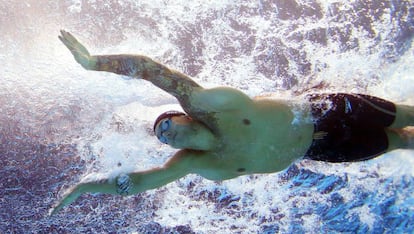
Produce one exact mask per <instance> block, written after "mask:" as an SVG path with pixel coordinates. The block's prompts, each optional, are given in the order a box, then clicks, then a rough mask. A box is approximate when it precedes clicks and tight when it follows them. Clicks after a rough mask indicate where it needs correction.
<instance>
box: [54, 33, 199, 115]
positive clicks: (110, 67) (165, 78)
mask: <svg viewBox="0 0 414 234" xmlns="http://www.w3.org/2000/svg"><path fill="white" fill-rule="evenodd" d="M59 39H60V40H61V41H62V42H63V44H65V46H66V47H67V48H68V49H69V50H70V52H71V53H72V54H73V56H74V57H75V59H76V61H77V62H78V63H79V64H81V65H82V66H83V67H84V68H85V69H88V70H96V71H107V72H113V73H116V74H120V75H125V76H130V77H134V78H142V79H145V80H148V81H150V82H152V83H153V84H154V85H156V86H157V87H159V88H161V89H163V90H164V91H166V92H168V93H169V94H171V95H173V96H174V97H176V98H177V99H178V101H179V102H180V103H181V105H182V106H183V108H184V109H191V107H190V101H189V99H190V98H191V96H192V95H193V92H194V91H199V90H202V87H201V86H200V85H198V84H197V83H196V82H194V81H193V80H192V79H190V78H189V77H188V76H186V75H184V74H182V73H180V72H178V71H174V70H172V69H169V68H168V67H166V66H164V65H162V64H160V63H157V62H155V61H153V60H152V59H150V58H148V57H145V56H141V55H97V56H92V55H90V54H89V52H88V50H87V49H86V48H85V46H83V45H82V44H81V43H80V42H79V41H78V40H77V39H76V38H75V37H74V36H73V35H72V34H70V33H69V32H66V31H63V30H62V31H61V35H60V36H59Z"/></svg>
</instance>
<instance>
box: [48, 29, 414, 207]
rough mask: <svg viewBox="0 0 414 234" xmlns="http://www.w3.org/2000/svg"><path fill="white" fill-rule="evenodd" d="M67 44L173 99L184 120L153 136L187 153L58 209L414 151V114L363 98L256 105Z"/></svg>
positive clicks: (162, 126) (90, 61)
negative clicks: (296, 165)
mask: <svg viewBox="0 0 414 234" xmlns="http://www.w3.org/2000/svg"><path fill="white" fill-rule="evenodd" d="M59 38H60V40H61V41H62V42H63V43H64V44H65V46H66V47H67V48H68V49H69V50H70V51H71V53H72V54H73V56H74V57H75V60H76V61H77V62H78V63H79V64H81V65H82V66H83V67H84V68H85V69H87V70H95V71H107V72H113V73H116V74H120V75H125V76H130V77H133V78H137V79H138V78H141V79H144V80H147V81H149V82H151V83H153V84H154V85H155V86H157V87H159V88H161V89H163V90H164V91H166V92H168V93H169V94H171V95H173V96H174V97H175V98H176V99H177V100H178V101H179V103H180V104H181V106H182V108H183V109H184V111H185V113H181V112H167V113H164V114H162V115H160V117H158V118H157V120H156V121H155V124H154V133H155V135H156V136H157V138H158V139H159V140H160V141H161V142H162V143H164V144H168V145H170V146H171V147H174V148H177V149H180V150H179V151H178V152H177V153H176V154H175V155H174V156H173V157H172V158H171V159H170V160H169V161H168V162H167V163H166V164H165V165H163V166H162V167H159V168H154V169H151V170H147V171H141V172H135V173H131V174H129V175H126V174H124V175H120V176H118V177H116V178H114V179H104V180H99V181H89V182H84V183H80V184H78V185H77V186H75V187H74V188H73V189H71V190H70V191H68V192H67V193H66V195H64V196H63V199H62V200H61V201H60V202H59V203H58V204H57V205H56V206H55V207H54V208H53V209H52V211H51V213H52V214H53V213H56V212H57V211H58V210H60V209H61V208H62V207H64V206H65V205H68V204H70V203H71V202H73V201H74V200H75V199H77V198H78V197H79V196H80V195H81V194H83V193H87V192H101V193H109V194H120V195H132V194H136V193H140V192H144V191H146V190H149V189H155V188H158V187H161V186H163V185H165V184H167V183H170V182H172V181H175V180H177V179H179V178H181V177H183V176H185V175H187V174H189V173H196V174H199V175H201V176H203V177H205V178H207V179H210V180H226V179H231V178H235V177H237V176H240V175H246V174H252V173H272V172H278V171H281V170H284V169H285V168H287V167H288V166H289V165H290V164H291V163H292V162H294V161H295V160H297V159H300V158H307V159H312V160H320V161H327V162H352V161H360V160H367V159H371V158H374V157H376V156H378V155H380V154H383V153H385V152H388V151H391V150H394V149H397V148H413V144H410V141H411V140H412V139H411V137H412V136H414V135H413V134H412V133H413V132H412V131H410V129H409V128H406V127H407V126H413V125H414V107H411V106H405V105H396V104H393V103H391V102H389V101H386V100H383V99H380V98H376V97H372V96H367V95H361V94H344V93H337V94H311V95H308V96H306V98H305V100H302V101H300V102H295V101H282V100H269V99H251V98H249V97H248V96H247V95H245V94H244V93H242V92H241V91H239V90H236V89H232V88H225V87H218V88H213V89H204V88H203V87H201V86H200V85H198V84H197V83H196V82H194V81H193V80H192V79H190V78H189V77H188V76H186V75H184V74H182V73H179V72H177V71H174V70H171V69H169V68H167V67H166V66H164V65H162V64H159V63H157V62H155V61H153V60H152V59H150V58H148V57H145V56H140V55H100V56H91V55H90V54H89V52H88V50H87V49H86V48H85V47H84V46H83V45H82V44H80V43H79V42H78V41H77V40H76V38H75V37H73V36H72V35H71V34H70V33H68V32H65V31H61V35H60V36H59Z"/></svg>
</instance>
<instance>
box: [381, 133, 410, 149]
mask: <svg viewBox="0 0 414 234" xmlns="http://www.w3.org/2000/svg"><path fill="white" fill-rule="evenodd" d="M386 132H387V136H388V149H387V151H392V150H395V149H414V127H406V128H400V129H387V130H386Z"/></svg>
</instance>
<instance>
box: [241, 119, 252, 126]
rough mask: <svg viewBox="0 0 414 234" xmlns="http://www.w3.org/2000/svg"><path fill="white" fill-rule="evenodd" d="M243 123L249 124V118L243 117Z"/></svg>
mask: <svg viewBox="0 0 414 234" xmlns="http://www.w3.org/2000/svg"><path fill="white" fill-rule="evenodd" d="M243 124H244V125H250V124H251V122H250V120H249V119H243Z"/></svg>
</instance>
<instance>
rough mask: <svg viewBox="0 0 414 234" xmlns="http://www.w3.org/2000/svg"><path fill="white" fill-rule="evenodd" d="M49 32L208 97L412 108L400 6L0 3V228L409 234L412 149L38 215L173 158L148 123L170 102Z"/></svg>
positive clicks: (357, 2)
mask: <svg viewBox="0 0 414 234" xmlns="http://www.w3.org/2000/svg"><path fill="white" fill-rule="evenodd" d="M62 29H63V30H66V31H68V32H70V33H72V34H73V35H74V36H76V38H78V39H79V40H80V41H81V42H82V43H84V44H85V45H86V46H87V47H88V49H89V51H90V52H91V54H140V55H145V56H148V57H151V58H153V59H154V60H156V61H159V62H160V63H162V64H165V65H167V66H168V67H171V68H174V69H176V70H178V71H181V72H182V73H184V74H187V75H188V76H190V77H191V78H192V79H194V81H196V82H197V83H198V84H200V85H202V86H203V87H207V88H211V87H216V86H229V87H233V88H236V89H239V90H241V91H243V92H244V93H246V94H247V95H248V96H250V97H255V96H262V95H272V96H275V97H283V98H287V99H289V98H297V97H300V96H301V95H305V94H309V93H312V92H346V93H363V94H368V95H374V96H377V97H381V98H384V99H387V100H390V101H392V102H395V103H401V104H405V105H414V44H413V39H414V2H413V1H412V0H272V1H265V0H246V1H231V0H211V1H203V0H175V1H173V0H139V1H138V0H102V1H96V0H59V1H55V0H44V1H37V0H22V1H1V2H0V32H1V33H0V64H1V67H0V81H1V82H0V162H1V163H0V165H1V166H0V185H1V189H0V199H1V202H0V210H1V212H0V232H1V233H414V151H413V150H395V151H392V152H389V153H386V154H383V155H381V156H379V157H376V158H374V159H371V160H367V161H361V162H352V163H350V162H346V163H328V162H319V161H312V160H308V159H298V160H296V161H295V162H294V163H292V165H291V166H289V167H288V168H286V169H285V170H283V171H280V172H276V173H269V174H253V175H244V176H240V177H237V178H234V179H230V180H224V181H211V180H208V179H205V178H203V177H201V176H199V175H196V174H190V175H187V176H185V177H183V178H181V179H179V180H176V181H174V182H172V183H169V184H168V185H165V186H162V187H160V188H158V189H153V190H149V191H146V192H143V193H140V194H137V195H131V196H118V195H108V194H99V193H86V194H83V195H82V196H80V197H79V198H78V199H77V200H76V201H75V202H73V203H72V204H70V205H68V206H66V207H64V208H63V209H61V210H60V211H59V212H58V213H57V214H55V215H53V216H50V215H49V212H50V209H51V208H52V207H53V206H54V205H55V204H56V203H57V202H59V200H60V199H61V197H62V195H63V194H64V193H65V191H67V190H68V189H69V188H71V187H72V186H74V185H76V184H78V183H79V182H80V181H82V180H85V178H104V177H105V178H106V177H115V176H117V175H119V174H121V173H130V172H134V171H143V170H148V169H151V168H154V167H159V166H161V165H163V164H164V163H165V162H166V161H167V160H168V159H169V158H170V157H171V156H172V155H173V154H174V153H175V152H176V151H177V150H175V149H173V148H171V147H169V146H168V145H164V144H161V143H160V142H159V141H158V140H157V138H156V137H155V136H154V133H153V123H154V120H155V119H156V118H157V116H158V115H159V114H160V113H162V112H164V111H167V110H180V109H181V106H180V105H179V104H178V102H177V100H176V99H175V98H174V97H172V96H170V95H169V94H167V93H165V92H164V91H162V90H161V89H159V88H157V87H155V86H154V85H152V84H151V83H149V82H146V81H143V80H138V79H129V78H128V77H126V76H120V75H116V74H113V73H107V72H97V71H87V70H85V69H84V68H82V67H81V66H80V65H79V64H78V63H77V62H76V61H75V60H74V58H73V56H72V54H71V53H70V51H69V50H68V49H67V48H66V47H65V46H64V45H63V44H62V42H61V41H60V40H59V39H58V35H59V34H60V30H62ZM275 131H277V129H275ZM252 157H260V155H252ZM269 163H271V162H269Z"/></svg>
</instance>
